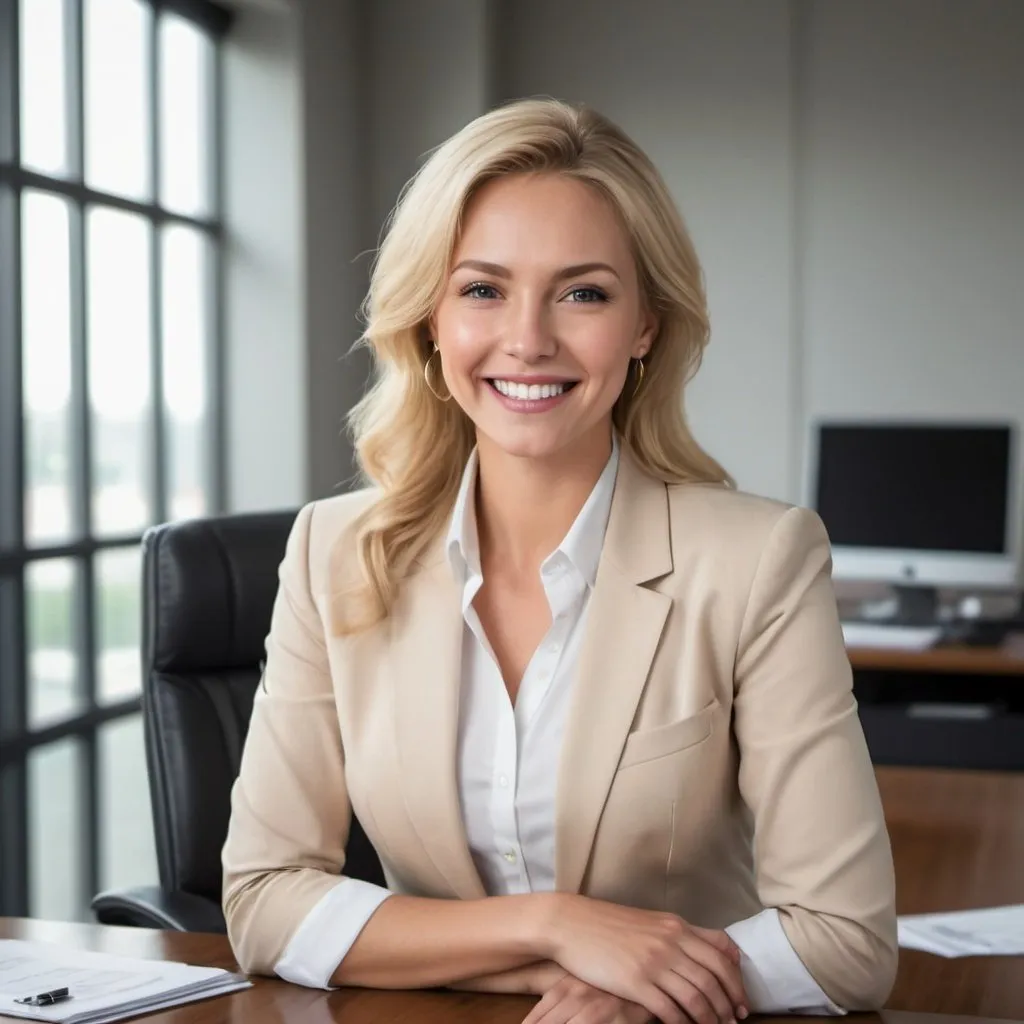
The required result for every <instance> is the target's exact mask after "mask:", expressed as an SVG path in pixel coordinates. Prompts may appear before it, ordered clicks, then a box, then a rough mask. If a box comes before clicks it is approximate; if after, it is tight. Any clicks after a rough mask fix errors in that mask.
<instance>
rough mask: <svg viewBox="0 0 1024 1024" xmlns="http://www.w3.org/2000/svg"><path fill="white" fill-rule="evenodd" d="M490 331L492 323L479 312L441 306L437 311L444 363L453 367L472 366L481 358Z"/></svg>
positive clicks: (486, 345)
mask: <svg viewBox="0 0 1024 1024" xmlns="http://www.w3.org/2000/svg"><path fill="white" fill-rule="evenodd" d="M493 334H494V331H493V325H492V324H488V322H487V320H486V318H484V317H481V316H480V315H479V312H478V311H474V310H465V311H463V310H458V309H453V310H449V311H445V310H444V309H442V310H440V311H439V312H438V316H437V336H438V344H439V345H440V347H441V354H442V356H443V357H444V359H445V363H446V365H448V366H450V367H451V368H453V369H455V368H458V369H464V368H466V367H471V366H472V365H473V363H475V362H476V361H478V360H479V359H480V358H482V356H483V355H484V354H485V353H486V351H487V348H488V346H489V345H490V343H491V339H492V337H493Z"/></svg>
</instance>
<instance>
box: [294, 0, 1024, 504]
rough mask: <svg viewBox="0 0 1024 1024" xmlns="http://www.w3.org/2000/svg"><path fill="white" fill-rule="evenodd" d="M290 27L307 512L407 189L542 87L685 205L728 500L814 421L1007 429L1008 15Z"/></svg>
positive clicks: (443, 15) (997, 0) (879, 9)
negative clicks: (298, 168) (599, 113)
mask: <svg viewBox="0 0 1024 1024" xmlns="http://www.w3.org/2000/svg"><path fill="white" fill-rule="evenodd" d="M300 6H301V7H302V8H303V9H304V10H305V12H306V14H305V16H306V17H307V19H311V20H309V21H308V22H307V25H313V24H316V25H317V26H318V27H317V28H316V30H315V32H313V33H312V34H307V35H306V36H305V37H304V42H303V43H302V49H303V54H302V58H303V60H304V61H305V64H304V65H303V67H302V72H301V76H300V80H301V81H302V83H303V86H304V90H305V92H304V100H303V103H304V104H305V106H304V108H303V109H304V115H303V118H304V119H303V134H304V139H305V143H304V145H305V151H304V159H305V160H306V161H307V163H308V166H307V167H306V169H305V170H304V171H303V178H302V181H303V183H304V187H305V188H306V189H307V190H308V195H306V196H305V197H304V199H303V209H304V211H305V215H306V216H307V217H309V218H310V222H309V224H308V225H307V227H306V229H305V230H306V231H308V232H309V236H308V237H307V238H306V239H305V241H304V242H303V245H302V253H303V257H304V259H308V258H313V259H314V263H315V266H314V267H312V268H311V267H310V266H309V265H307V266H306V267H305V269H304V270H303V275H304V282H305V283H304V287H305V289H306V296H307V298H306V304H305V308H304V310H303V312H302V314H301V316H300V317H298V318H296V319H295V322H296V323H298V322H299V320H301V319H302V318H308V319H306V320H305V322H304V325H303V328H302V329H303V330H304V331H305V332H306V335H305V336H306V349H307V356H304V358H308V359H309V360H310V362H309V363H308V369H307V371H306V372H308V373H309V377H308V383H309V386H308V387H307V388H305V401H307V402H311V403H312V407H311V408H312V409H313V410H314V411H313V412H312V413H311V412H310V411H309V410H308V409H307V410H306V411H305V413H304V415H305V420H304V421H303V423H302V424H301V425H300V429H299V433H300V434H302V435H303V439H302V442H301V443H302V444H303V445H305V446H306V448H305V451H306V453H307V454H306V455H304V456H303V457H305V458H307V459H308V464H307V469H306V472H305V475H304V480H303V486H304V487H305V490H306V491H307V492H308V493H325V492H326V491H327V490H328V489H329V488H330V486H331V485H332V482H333V481H334V480H335V479H338V478H339V477H340V476H341V473H340V471H339V468H338V467H339V466H340V465H342V463H343V462H344V458H343V457H342V456H339V455H338V454H337V453H338V449H337V448H336V447H335V444H336V438H335V435H333V434H332V433H331V432H332V429H333V425H338V426H339V427H340V423H341V418H342V416H343V414H344V412H345V410H346V409H347V408H348V407H349V406H350V404H351V401H352V400H353V396H354V395H355V394H356V393H357V392H358V391H359V389H360V388H361V387H362V376H363V373H364V372H365V363H364V364H363V365H362V366H361V367H357V366H355V365H352V366H346V365H343V364H340V363H338V364H335V363H334V362H333V360H334V359H335V357H336V356H340V355H341V354H343V353H344V351H345V350H346V348H347V346H348V344H349V343H350V339H352V338H354V337H355V335H356V333H357V330H358V326H357V325H356V323H355V310H356V306H357V303H358V297H361V288H362V286H363V284H364V283H365V273H366V269H367V266H368V259H367V257H366V255H365V254H366V252H367V251H368V250H369V249H371V248H372V246H373V245H374V244H375V241H376V238H377V233H378V231H379V229H380V226H381V224H382V223H383V220H384V218H385V217H386V215H387V212H388V211H389V210H390V208H391V206H392V204H393V203H394V201H395V199H396V198H397V194H398V191H399V189H400V187H401V185H402V184H403V183H404V182H405V180H406V179H407V178H408V176H409V175H410V174H411V173H412V172H413V171H414V170H415V168H416V166H418V164H419V161H420V160H421V159H422V157H423V156H424V155H425V153H426V152H427V151H428V150H429V149H430V148H431V147H432V146H434V145H436V144H438V143H439V142H441V141H442V140H443V139H444V138H445V137H446V136H447V135H448V134H449V133H450V132H452V131H454V130H456V129H457V128H458V127H459V126H460V125H462V124H463V123H465V122H466V121H467V120H469V119H470V118H471V117H473V116H474V115H475V114H476V113H478V112H480V111H482V110H484V109H487V108H488V107H489V106H490V105H491V104H492V103H493V102H495V101H496V100H497V99H500V98H508V97H514V96H520V95H528V94H537V93H549V94H555V95H559V96H562V97H565V98H567V99H570V100H581V101H586V102H589V103H592V104H594V105H596V106H598V107H600V108H601V109H603V110H605V111H607V112H608V113H609V114H610V115H611V116H612V117H614V118H615V119H617V120H618V121H619V122H620V123H621V124H622V125H623V127H624V128H625V129H626V130H627V131H629V132H630V133H631V134H633V135H634V136H635V138H636V139H637V140H638V141H639V142H640V143H641V144H642V145H643V146H645V147H646V148H647V149H648V150H649V151H650V153H651V154H652V156H653V157H654V159H655V160H656V161H657V163H658V164H659V166H660V168H661V170H662V172H663V174H664V176H665V178H666V180H667V181H668V183H669V186H670V188H671V190H672V192H673V194H674V195H675V197H676V199H677V201H678V202H679V204H680V206H681V208H682V210H683V213H684V216H685V217H686V218H687V220H688V222H689V225H690V227H691V230H692V233H693V235H694V238H695V241H696V243H697V246H698V249H699V251H700V253H701V256H702V259H703V262H704V265H705V270H706V273H707V281H708V291H709V296H710V302H711V311H712V317H713V328H714V337H713V342H712V346H711V348H710V350H709V352H708V356H707V359H706V362H705V366H704V368H703V369H702V371H701V373H700V375H699V376H698V379H697V381H696V382H695V384H694V386H693V389H692V394H691V396H690V400H689V406H690V410H691V418H692V421H693V424H694V428H695V431H696V432H697V434H698V436H699V437H700V439H701V440H702V441H703V442H704V443H705V444H706V445H707V446H708V447H709V448H710V449H711V450H712V451H713V452H714V453H715V454H716V455H717V456H719V457H720V458H721V459H722V460H723V461H724V462H725V463H726V465H727V466H728V467H729V468H730V470H732V471H733V472H734V474H735V475H736V476H737V477H738V479H739V482H740V484H741V486H743V487H744V488H747V489H750V490H754V491H759V492H762V493H765V494H769V495H773V496H777V497H782V498H787V499H790V500H803V499H804V498H805V494H804V492H803V486H802V480H803V477H804V471H805V466H804V464H803V463H804V458H805V448H806V446H805V439H806V436H807V432H808V430H809V428H810V424H811V421H812V418H814V417H818V416H845V415H857V416H859V415H909V416H915V417H936V416H946V415H957V416H1003V417H1007V418H1011V419H1013V420H1015V421H1020V420H1021V419H1022V418H1024V331H1022V328H1021V324H1022V323H1024V288H1022V287H1021V282H1022V280H1024V198H1022V186H1021V182H1022V181H1024V132H1022V131H1021V125H1022V124H1024V4H1022V3H1020V2H1018V0H971V2H970V3H965V2H964V0H857V3H838V2H826V0H714V2H710V0H700V2H698V0H634V2H633V3H631V4H628V5H626V4H623V3H621V2H620V0H515V2H511V0H490V2H489V3H488V2H485V0H479V2H478V0H434V2H431V3H429V4H423V3H417V2H414V0H376V2H374V3H372V4H370V3H368V2H366V3H358V2H357V0H347V2H343V3H340V4H339V5H335V4H334V3H333V0H331V2H330V3H329V2H328V0H303V3H302V4H301V5H300ZM339 7H340V8H344V9H345V12H347V13H338V9H339ZM316 12H319V13H316ZM316 19H319V20H316ZM308 32H309V30H308V29H307V33H308ZM339 39H340V42H338V40H339ZM342 65H344V66H342ZM317 83H319V85H317ZM317 95H319V96H320V101H319V102H314V100H313V97H315V96H317ZM282 137H283V138H289V137H290V136H287V135H285V136H282ZM360 218H362V219H360ZM313 221H315V222H316V223H315V224H314V223H313ZM318 233H319V236H318ZM317 237H319V239H320V240H319V242H316V241H315V239H316V238H317ZM310 239H314V241H310ZM323 253H327V256H326V257H324V256H323ZM360 253H363V254H364V255H363V257H362V260H361V261H360V262H357V263H354V264H351V265H350V264H349V263H347V262H346V261H347V260H356V259H357V257H359V255H360ZM339 281H340V282H342V284H341V286H340V287H339V285H338V282H339ZM295 401H301V399H295ZM286 442H287V445H288V446H291V447H290V449H289V450H294V449H295V438H294V437H293V436H292V435H291V434H288V435H287V436H286ZM284 444H285V442H282V446H281V451H282V452H283V451H284ZM346 457H347V456H346ZM282 458H283V456H282Z"/></svg>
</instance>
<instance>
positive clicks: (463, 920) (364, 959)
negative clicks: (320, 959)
mask: <svg viewBox="0 0 1024 1024" xmlns="http://www.w3.org/2000/svg"><path fill="white" fill-rule="evenodd" d="M556 898H557V897H555V896H554V895H553V894H547V893H537V894H530V895H524V896H500V897H491V898H488V899H482V900H434V899H421V898H419V897H414V896H392V897H391V898H390V899H388V900H386V901H385V902H384V903H383V904H382V905H381V906H380V908H379V909H378V910H377V912H376V913H375V914H374V915H373V917H371V918H370V920H369V921H367V923H366V926H365V927H364V928H363V930H362V932H361V933H360V935H359V937H358V938H357V939H356V941H355V942H354V943H353V944H352V948H351V949H350V950H349V951H348V954H347V955H346V956H345V959H344V960H343V961H342V962H341V964H340V966H339V967H338V969H337V970H336V971H335V972H334V975H333V977H332V979H331V981H332V983H333V984H335V985H357V986H363V987H366V988H436V987H438V986H443V985H452V984H454V983H457V982H463V981H466V980H468V979H473V978H475V979H480V978H483V977H485V976H488V975H499V974H503V973H505V972H508V971H513V970H516V969H518V968H523V967H526V966H528V965H530V964H536V963H537V962H538V961H543V960H547V959H548V956H547V949H546V945H547V944H546V941H545V935H546V932H547V922H548V920H550V917H551V914H552V910H553V906H552V905H553V901H554V900H555V899H556Z"/></svg>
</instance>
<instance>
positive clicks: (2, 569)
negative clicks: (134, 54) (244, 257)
mask: <svg viewBox="0 0 1024 1024" xmlns="http://www.w3.org/2000/svg"><path fill="white" fill-rule="evenodd" d="M62 2H63V6H64V17H65V81H66V83H67V87H66V108H67V109H66V117H67V126H68V127H67V148H68V171H67V176H66V177H60V176H51V175H48V174H43V173H39V172H37V171H35V170H30V169H28V168H26V167H24V166H23V165H22V163H21V156H20V136H21V125H20V109H21V97H20V72H21V67H20V53H19V47H20V31H19V13H20V4H19V0H0V916H11V917H24V916H28V915H29V913H30V912H31V907H30V906H29V899H30V892H31V884H30V883H31V877H30V872H31V866H30V863H29V855H30V849H29V838H30V837H29V819H30V810H31V809H30V807H29V793H28V784H29V779H28V763H29V757H30V755H31V754H32V752H33V751H36V750H39V749H40V748H43V747H45V746H47V745H49V744H52V743H55V742H58V741H60V740H65V739H67V738H72V737H73V738H75V739H76V740H77V743H78V757H79V767H80V771H79V773H78V778H77V787H78V799H79V802H80V809H81V812H82V822H83V832H82V836H81V843H82V848H81V849H80V850H79V851H77V853H78V856H77V858H76V862H77V864H78V869H79V872H80V876H79V888H80V892H81V893H82V894H83V895H84V897H85V900H86V902H87V901H88V900H89V899H90V898H91V897H92V895H94V894H95V893H96V892H97V891H98V890H99V886H100V866H101V855H102V852H103V851H102V849H101V846H100V844H101V842H102V838H101V828H100V813H101V808H100V795H99V781H100V780H99V758H98V751H99V737H100V730H101V729H102V727H103V726H104V725H106V724H107V723H109V722H114V721H117V720H119V719H123V718H125V717H127V716H130V715H135V714H138V712H139V711H140V709H141V702H142V699H141V697H139V696H136V697H131V698H129V699H125V700H119V701H117V702H116V703H110V704H100V703H98V701H97V664H96V656H97V651H96V636H97V601H96V589H95V564H96V555H97V554H98V553H100V552H103V551H110V550H117V549H122V550H123V549H126V548H131V547H137V546H139V545H140V543H141V541H142V538H143V536H144V533H145V530H141V531H139V532H136V533H130V534H125V535H120V536H103V537H97V536H96V535H95V533H94V529H93V523H92V510H91V491H92V474H93V462H92V438H91V436H90V413H89V402H88V397H87V391H86V388H87V381H88V377H87V359H88V339H87V334H86V332H87V326H86V316H85V313H86V237H85V222H86V217H87V211H88V210H89V209H98V208H107V209H117V210H122V211H127V212H129V213H133V214H136V215H138V216H140V217H142V218H144V219H145V220H146V222H147V223H148V225H149V228H150V253H149V255H150V280H149V284H150V289H151V302H150V310H151V311H150V325H149V327H150V340H149V344H150V380H149V385H150V389H151V393H152V395H153V401H152V410H151V414H150V421H149V424H148V426H149V429H150V434H151V443H150V450H149V461H150V467H151V473H150V479H149V481H148V486H149V492H150V496H151V499H152V503H153V504H152V510H153V519H152V521H153V522H154V523H161V522H164V521H166V520H167V518H168V495H167V467H168V442H167V436H166V429H165V418H166V410H165V394H164V386H163V379H162V362H163V361H162V353H163V338H162V323H161V290H160V289H161V285H162V281H163V267H162V246H161V229H162V228H163V227H165V226H167V225H171V224H182V225H187V226H188V227H190V228H193V229H195V230H197V231H199V232H201V233H202V234H203V235H204V236H205V237H206V239H207V242H208V252H209V255H210V259H209V260H208V261H207V268H206V280H205V282H204V287H205V288H206V294H207V299H208V302H207V315H208V322H207V324H206V329H207V334H206V336H207V339H208V352H207V370H208V372H207V376H206V388H207V395H206V398H207V405H206V408H207V410H208V416H209V419H208V429H209V438H210V445H209V451H208V453H207V459H206V465H205V467H204V477H205V480H204V483H205V493H206V495H207V500H208V509H207V514H219V513H223V512H224V511H225V508H226V493H225V491H226V479H227V473H226V454H225V434H226V423H225V404H226V398H227V392H226V386H225V381H224V376H225V374H224V350H225V344H224V313H223V310H224V285H223V241H224V225H223V195H222V192H223V187H222V181H223V173H222V172H223V137H224V133H223V128H222V102H223V84H222V83H223V70H222V47H221V45H220V44H221V42H222V40H223V38H224V36H225V35H226V33H227V31H228V28H229V26H230V23H231V15H230V13H229V12H228V11H226V10H225V9H223V8H221V7H219V6H217V5H216V4H214V3H210V2H207V0H140V2H142V3H143V4H145V5H147V6H148V7H149V8H150V9H151V13H152V16H151V18H150V19H149V39H148V46H149V62H148V63H149V66H148V69H147V74H148V83H147V84H148V88H149V97H148V99H149V109H148V115H149V118H148V120H149V123H148V126H147V130H148V133H149V138H148V158H149V161H150V168H151V171H150V173H151V186H152V198H151V200H150V201H135V200H132V199H128V198H125V197H123V196H119V195H114V194H111V193H107V192H103V191H99V190H96V189H93V188H90V187H89V186H87V185H86V184H85V182H84V174H83V170H84V155H85V154H84V142H83V140H84V131H83V123H84V88H83V59H84V40H83V3H84V2H88V0H62ZM165 12H167V13H172V14H176V15H178V16H180V17H183V18H185V19H186V20H188V21H190V22H192V23H193V24H194V25H196V26H197V27H198V28H200V29H201V30H202V31H203V32H204V33H205V34H206V35H207V36H208V37H209V38H210V40H211V42H212V43H213V46H212V65H211V68H210V71H211V75H210V83H209V84H210V88H209V96H208V99H207V102H208V103H209V108H208V110H207V118H206V124H207V126H208V137H207V139H206V145H207V146H208V147H209V152H210V161H209V174H210V178H209V180H208V182H207V189H208V195H209V197H210V201H209V212H208V214H207V215H205V216H201V217H196V216H189V215H185V214H181V213H178V212H175V211H172V210H168V209H166V208H164V207H163V206H161V205H160V199H159V196H160V180H159V175H160V109H159V105H160V94H159V82H160V47H159V32H160V17H161V16H162V14H163V13H165ZM26 189H31V190H36V191H39V192H42V193H45V194H48V195H55V196H59V197H62V198H64V199H65V200H66V201H67V204H68V211H69V218H70V268H69V270H70V285H71V359H72V375H71V400H70V407H69V408H70V416H71V423H72V432H71V436H72V438H73V447H72V449H71V451H72V467H71V479H72V492H73V502H74V510H75V517H76V522H77V523H78V524H80V525H81V527H82V529H81V532H80V535H79V536H78V537H77V538H76V539H73V540H69V541H67V542H65V543H58V544H49V543H47V544H41V545H32V546H29V545H28V544H27V543H26V538H25V521H24V506H25V491H26V474H25V457H26V454H27V453H26V451H25V440H26V436H25V429H24V407H23V397H24V396H23V393H22V391H23V382H22V371H23V355H22V353H23V344H22V304H21V293H22V280H21V266H22V251H21V249H22V246H21V204H22V193H23V191H24V190H26ZM54 558H71V559H73V560H74V561H75V563H76V566H77V567H78V572H77V573H76V591H75V613H74V615H75V638H74V642H75V649H76V653H77V655H78V660H77V663H78V673H77V675H78V678H77V680H76V685H77V687H78V696H79V698H80V700H81V704H82V708H81V710H80V711H79V712H76V713H74V714H73V715H70V716H68V717H66V718H62V719H61V720H59V721H57V722H54V723H52V724H45V725H42V726H36V727H31V726H30V725H29V722H28V697H29V678H28V664H27V647H28V635H27V614H26V587H25V576H26V570H27V568H28V566H29V565H30V564H32V563H34V562H38V561H41V560H46V559H54ZM139 585H140V587H141V580H140V581H139ZM154 881H155V879H154ZM80 909H83V910H84V908H80Z"/></svg>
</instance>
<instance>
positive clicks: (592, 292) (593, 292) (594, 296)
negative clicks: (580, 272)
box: [569, 288, 608, 302]
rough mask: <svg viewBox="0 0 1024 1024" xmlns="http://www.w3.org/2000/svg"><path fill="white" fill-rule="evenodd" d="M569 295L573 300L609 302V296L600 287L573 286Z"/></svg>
mask: <svg viewBox="0 0 1024 1024" xmlns="http://www.w3.org/2000/svg"><path fill="white" fill-rule="evenodd" d="M569 295H570V296H571V297H572V301H573V302H607V301H608V296H607V295H606V294H605V293H604V292H603V291H601V289H600V288H573V290H572V291H571V292H569Z"/></svg>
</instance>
